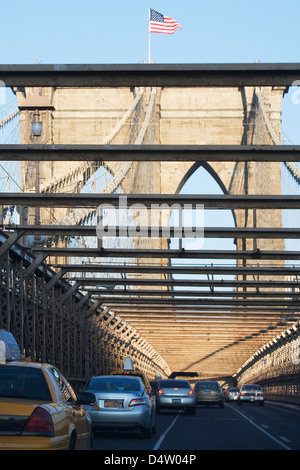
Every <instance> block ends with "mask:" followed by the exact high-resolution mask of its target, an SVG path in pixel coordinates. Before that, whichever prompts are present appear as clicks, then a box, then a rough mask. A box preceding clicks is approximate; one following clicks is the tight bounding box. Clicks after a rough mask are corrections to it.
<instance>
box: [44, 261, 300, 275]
mask: <svg viewBox="0 0 300 470" xmlns="http://www.w3.org/2000/svg"><path fill="white" fill-rule="evenodd" d="M50 266H51V265H50ZM52 266H53V267H57V268H60V269H62V270H63V271H65V272H73V273H74V272H75V273H76V272H83V273H86V272H94V273H95V272H100V273H101V272H102V273H104V272H106V273H124V274H125V273H144V274H155V273H156V274H162V273H168V274H194V275H195V274H205V275H209V274H213V275H214V274H224V275H253V276H254V275H264V276H267V275H269V276H297V275H299V274H300V267H296V268H295V267H282V268H281V267H280V268H278V267H273V266H258V267H240V266H189V265H187V266H161V265H159V266H153V265H137V266H134V265H125V266H124V265H122V266H119V265H118V264H115V265H114V264H106V265H105V264H102V265H101V264H60V265H52Z"/></svg>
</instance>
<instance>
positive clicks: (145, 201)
mask: <svg viewBox="0 0 300 470" xmlns="http://www.w3.org/2000/svg"><path fill="white" fill-rule="evenodd" d="M102 204H107V205H109V206H113V207H115V208H116V209H118V208H121V209H126V208H130V207H131V206H133V205H134V204H141V205H143V206H145V207H146V208H149V209H151V208H153V209H159V210H168V209H170V208H171V209H172V208H173V207H172V206H178V207H179V206H180V207H183V206H185V205H186V206H190V205H191V206H193V207H194V208H196V206H197V205H198V206H203V208H204V209H270V210H274V209H299V208H300V196H299V195H289V196H286V195H228V194H224V195H218V194H209V195H193V194H85V193H80V194H78V193H76V194H73V193H56V194H54V193H38V194H35V193H1V192H0V205H10V206H11V205H23V206H28V207H72V208H74V207H89V208H97V207H98V206H100V205H102ZM168 206H169V207H168ZM175 209H176V207H175Z"/></svg>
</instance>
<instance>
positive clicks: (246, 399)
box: [238, 395, 264, 403]
mask: <svg viewBox="0 0 300 470" xmlns="http://www.w3.org/2000/svg"><path fill="white" fill-rule="evenodd" d="M238 402H240V403H241V402H243V403H244V402H248V403H263V402H264V397H259V396H251V395H244V396H239V397H238Z"/></svg>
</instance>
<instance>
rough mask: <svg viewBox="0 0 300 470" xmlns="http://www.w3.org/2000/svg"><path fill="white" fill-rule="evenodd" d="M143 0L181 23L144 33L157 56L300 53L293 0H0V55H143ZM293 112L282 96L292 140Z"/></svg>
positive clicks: (17, 58) (107, 59) (243, 58)
mask: <svg viewBox="0 0 300 470" xmlns="http://www.w3.org/2000/svg"><path fill="white" fill-rule="evenodd" d="M149 7H151V8H153V9H155V10H157V11H159V12H160V13H162V14H164V15H166V16H170V17H172V18H174V19H175V20H177V21H178V22H179V23H180V25H181V26H182V29H181V30H180V31H176V32H175V33H174V34H173V35H167V34H151V59H152V60H153V61H155V62H156V63H230V62H231V63H238V62H240V63H243V62H249V63H253V62H254V61H255V60H257V59H259V60H260V61H261V62H298V61H299V44H300V28H299V18H300V1H299V0H286V1H285V2H283V1H282V0H251V1H247V2H245V1H241V0H226V1H224V0H213V1H210V2H207V1H203V0H188V1H187V2H183V1H180V0H153V1H151V2H149V0H147V1H145V0H127V1H124V0H110V1H104V0H85V1H84V2H83V1H80V2H79V1H76V0H59V1H58V0H51V2H45V1H40V0H39V1H36V0H32V1H30V2H26V1H24V0H15V1H14V2H11V1H7V0H0V63H2V64H21V63H22V64H33V63H35V62H36V61H38V62H41V63H43V64H47V63H48V64H51V63H66V64H67V63H69V64H70V63H74V64H75V63H101V64H108V63H116V64H117V63H138V62H140V61H147V60H148V15H149ZM0 79H1V77H0ZM299 79H300V77H299ZM299 117H300V104H299V105H293V104H292V103H291V100H290V97H289V96H287V97H286V98H285V100H284V104H283V130H284V132H285V133H286V134H287V136H288V137H289V139H290V140H291V142H292V143H294V144H297V143H298V144H299V143H300V138H299V135H298V129H299V125H298V124H299Z"/></svg>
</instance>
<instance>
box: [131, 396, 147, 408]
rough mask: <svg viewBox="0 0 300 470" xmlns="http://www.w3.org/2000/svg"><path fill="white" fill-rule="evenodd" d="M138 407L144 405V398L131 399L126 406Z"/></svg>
mask: <svg viewBox="0 0 300 470" xmlns="http://www.w3.org/2000/svg"><path fill="white" fill-rule="evenodd" d="M140 405H146V400H145V399H144V398H133V399H132V400H130V402H129V405H128V406H130V407H131V406H140Z"/></svg>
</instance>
